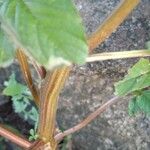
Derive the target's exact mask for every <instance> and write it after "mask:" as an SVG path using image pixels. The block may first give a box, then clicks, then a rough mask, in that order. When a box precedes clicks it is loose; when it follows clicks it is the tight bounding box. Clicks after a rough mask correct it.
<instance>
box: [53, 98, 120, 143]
mask: <svg viewBox="0 0 150 150" xmlns="http://www.w3.org/2000/svg"><path fill="white" fill-rule="evenodd" d="M118 100H119V97H114V98H112V99H110V100H109V101H107V102H106V103H104V104H103V105H102V106H100V107H99V108H98V109H97V110H96V111H94V112H93V113H91V114H90V115H89V116H88V117H87V118H86V119H84V120H83V121H81V122H80V123H78V124H77V125H75V126H74V127H72V128H70V129H68V130H66V131H64V132H62V133H59V134H57V135H56V136H55V139H56V140H57V141H60V140H62V139H63V138H64V137H65V136H68V135H69V134H72V133H74V132H77V131H79V130H81V129H82V128H84V127H85V126H87V125H88V124H89V123H90V122H91V121H93V120H94V119H95V118H96V117H97V116H99V115H100V114H101V113H103V112H104V111H105V110H106V109H107V108H108V107H110V106H111V105H113V104H115V103H116V102H117V101H118Z"/></svg>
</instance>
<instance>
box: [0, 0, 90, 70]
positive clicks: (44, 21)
mask: <svg viewBox="0 0 150 150" xmlns="http://www.w3.org/2000/svg"><path fill="white" fill-rule="evenodd" d="M0 15H1V16H2V18H3V20H5V23H7V24H8V25H9V26H10V27H11V29H12V30H13V32H14V33H15V34H14V35H13V38H14V37H15V40H17V42H18V43H19V44H20V45H21V46H22V47H23V48H24V49H25V52H26V54H28V55H31V56H32V57H33V58H35V59H36V60H37V61H38V62H39V63H40V64H42V65H44V66H46V67H47V68H49V67H50V66H51V65H52V62H53V63H54V64H60V63H61V62H68V61H69V62H73V63H77V64H81V63H84V62H85V59H86V57H87V51H88V47H87V43H86V38H85V35H84V30H83V27H82V24H81V19H80V17H79V15H78V13H77V11H76V9H75V7H74V5H73V3H72V1H71V0H42V1H41V0H4V1H3V3H2V4H1V5H0ZM8 30H9V28H8ZM8 30H7V31H8ZM11 38H12V37H11ZM12 41H13V39H12Z"/></svg>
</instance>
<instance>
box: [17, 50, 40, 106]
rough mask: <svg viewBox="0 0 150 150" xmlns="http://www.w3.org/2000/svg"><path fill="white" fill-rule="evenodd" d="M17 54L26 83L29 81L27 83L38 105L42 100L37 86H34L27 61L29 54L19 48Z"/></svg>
mask: <svg viewBox="0 0 150 150" xmlns="http://www.w3.org/2000/svg"><path fill="white" fill-rule="evenodd" d="M16 55H17V59H18V61H19V63H20V67H21V70H22V73H23V76H24V79H25V81H26V83H27V85H28V87H29V89H30V91H31V94H32V96H33V99H34V101H35V103H36V104H37V105H39V101H40V100H39V94H38V91H37V89H36V87H35V86H34V83H33V80H32V76H31V72H30V69H29V64H28V61H27V56H26V55H25V54H24V53H23V51H22V50H19V49H18V50H17V52H16Z"/></svg>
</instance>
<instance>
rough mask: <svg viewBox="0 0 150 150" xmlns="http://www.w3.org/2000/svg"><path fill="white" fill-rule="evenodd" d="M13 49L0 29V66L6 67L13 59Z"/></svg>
mask: <svg viewBox="0 0 150 150" xmlns="http://www.w3.org/2000/svg"><path fill="white" fill-rule="evenodd" d="M13 57H14V51H13V48H12V46H11V44H10V43H9V41H8V39H7V37H6V36H5V35H4V33H3V32H2V30H1V29H0V67H6V66H7V65H9V64H10V63H11V62H12V61H13Z"/></svg>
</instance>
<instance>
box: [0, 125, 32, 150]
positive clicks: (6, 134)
mask: <svg viewBox="0 0 150 150" xmlns="http://www.w3.org/2000/svg"><path fill="white" fill-rule="evenodd" d="M0 135H1V136H2V137H4V138H6V139H8V140H10V141H11V142H13V143H15V144H17V145H18V146H20V147H22V148H25V149H28V148H29V147H30V146H31V145H32V143H30V142H28V141H27V140H25V139H24V138H22V137H19V136H17V135H16V134H14V133H12V132H11V131H9V130H8V129H5V128H4V127H3V126H2V125H0Z"/></svg>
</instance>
